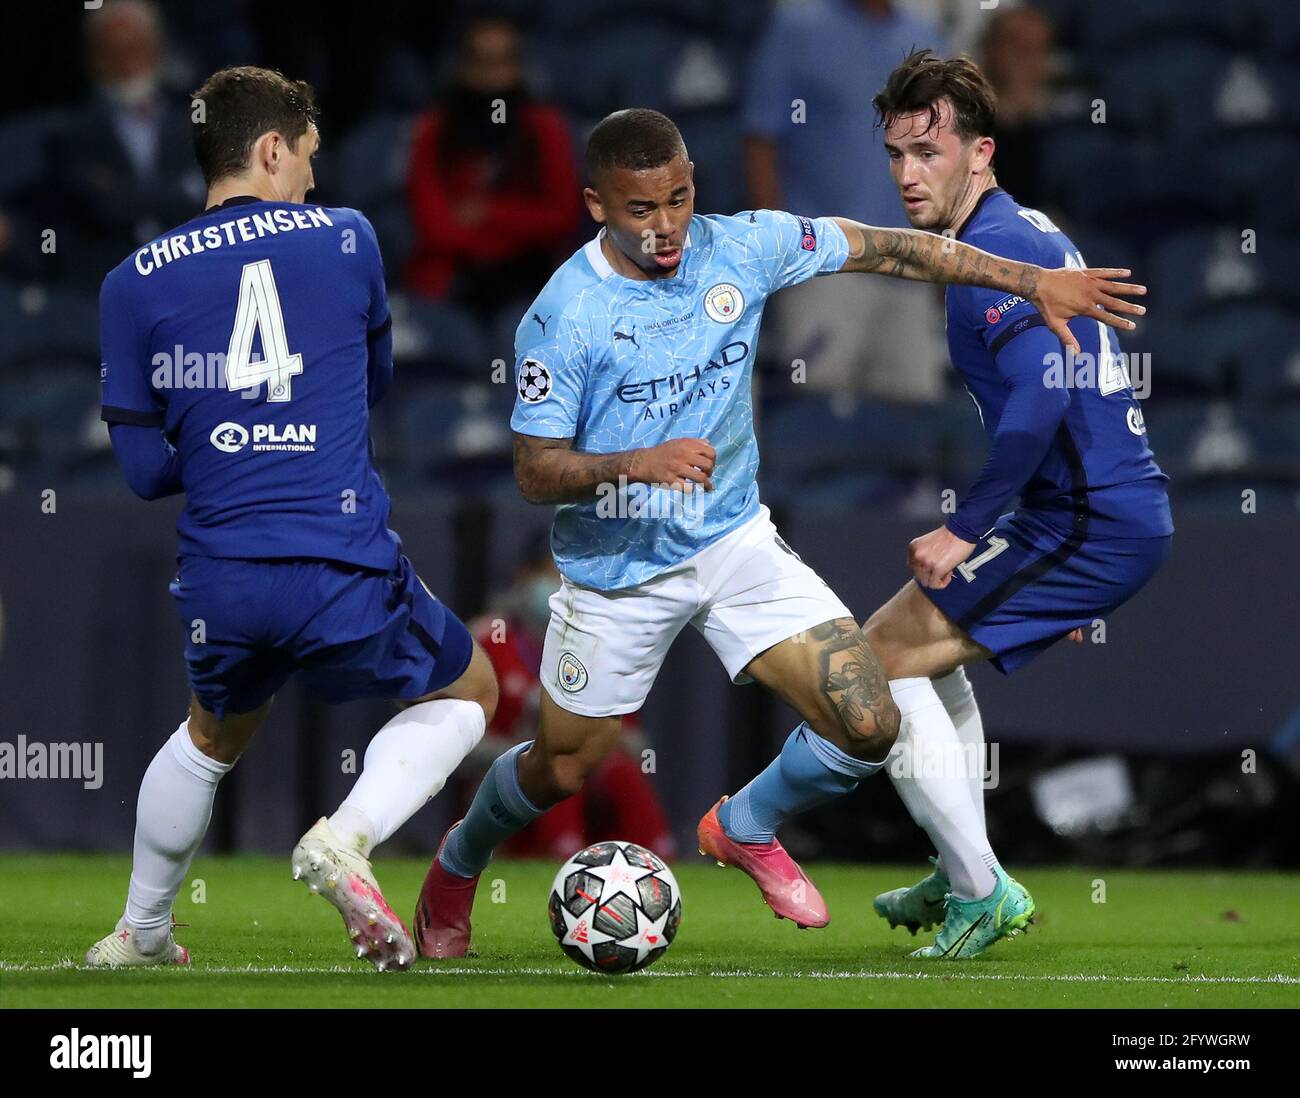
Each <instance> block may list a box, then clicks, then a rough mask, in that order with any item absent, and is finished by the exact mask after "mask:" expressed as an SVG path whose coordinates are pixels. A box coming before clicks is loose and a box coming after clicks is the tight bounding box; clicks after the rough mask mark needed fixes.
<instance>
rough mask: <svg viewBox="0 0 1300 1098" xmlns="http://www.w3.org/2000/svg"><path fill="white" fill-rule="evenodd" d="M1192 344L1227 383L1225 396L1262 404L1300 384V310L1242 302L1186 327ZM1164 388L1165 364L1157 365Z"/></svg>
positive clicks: (1294, 390) (1206, 314)
mask: <svg viewBox="0 0 1300 1098" xmlns="http://www.w3.org/2000/svg"><path fill="white" fill-rule="evenodd" d="M1185 334H1186V346H1187V347H1188V348H1189V350H1190V352H1191V353H1193V354H1195V355H1197V356H1198V357H1200V358H1201V359H1202V360H1203V362H1204V363H1206V364H1207V365H1208V366H1209V367H1210V368H1212V369H1213V370H1214V371H1215V372H1217V374H1218V375H1219V377H1221V378H1222V380H1223V390H1224V392H1226V393H1228V394H1230V395H1232V396H1234V397H1239V398H1241V399H1244V400H1247V401H1251V402H1255V403H1260V402H1263V401H1266V400H1270V399H1274V398H1279V397H1284V396H1286V395H1288V394H1294V393H1295V392H1296V389H1297V385H1298V384H1300V377H1298V376H1297V374H1300V312H1297V311H1296V310H1294V309H1290V308H1287V307H1284V306H1277V305H1274V304H1271V303H1268V302H1238V303H1235V304H1230V305H1224V306H1222V307H1220V308H1218V309H1214V310H1212V311H1209V312H1205V313H1203V314H1201V315H1200V316H1198V317H1196V318H1195V319H1193V320H1191V321H1190V322H1189V323H1187V324H1186V326H1185ZM1154 372H1155V377H1156V382H1155V383H1156V384H1157V385H1159V384H1160V377H1161V373H1160V365H1159V363H1158V362H1157V363H1156V364H1155V366H1154Z"/></svg>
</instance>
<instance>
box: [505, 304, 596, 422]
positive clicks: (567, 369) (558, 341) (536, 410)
mask: <svg viewBox="0 0 1300 1098" xmlns="http://www.w3.org/2000/svg"><path fill="white" fill-rule="evenodd" d="M586 381H587V349H586V346H585V343H584V342H583V341H582V340H581V339H579V338H578V337H577V334H576V332H575V331H574V328H573V325H572V322H571V321H568V320H566V319H565V318H560V320H559V323H558V324H557V326H556V329H555V335H554V336H553V337H550V338H542V339H535V340H524V339H516V341H515V410H514V414H513V415H512V416H511V417H510V428H511V430H513V431H516V432H518V433H519V434H521V435H535V436H537V437H539V438H574V437H575V436H576V435H577V433H578V412H579V410H580V409H581V407H582V397H583V393H584V391H585V389H586Z"/></svg>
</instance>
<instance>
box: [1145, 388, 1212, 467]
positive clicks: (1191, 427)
mask: <svg viewBox="0 0 1300 1098" xmlns="http://www.w3.org/2000/svg"><path fill="white" fill-rule="evenodd" d="M1207 414H1208V413H1207V408H1206V404H1205V402H1204V401H1201V400H1184V401H1174V402H1170V401H1161V402H1160V403H1159V404H1154V403H1147V404H1145V405H1144V406H1143V408H1142V417H1143V419H1144V420H1145V421H1146V427H1147V439H1148V441H1149V442H1150V444H1151V449H1152V451H1153V452H1154V453H1155V455H1156V463H1157V464H1158V465H1159V466H1160V468H1161V469H1163V470H1164V471H1165V472H1166V473H1167V474H1169V476H1170V478H1171V479H1172V480H1173V487H1175V488H1176V487H1181V485H1182V484H1183V482H1184V481H1185V480H1190V479H1194V478H1193V476H1192V466H1191V453H1192V443H1193V440H1194V439H1196V438H1197V436H1198V435H1199V434H1200V433H1201V432H1202V430H1203V429H1204V427H1205V423H1206V418H1207Z"/></svg>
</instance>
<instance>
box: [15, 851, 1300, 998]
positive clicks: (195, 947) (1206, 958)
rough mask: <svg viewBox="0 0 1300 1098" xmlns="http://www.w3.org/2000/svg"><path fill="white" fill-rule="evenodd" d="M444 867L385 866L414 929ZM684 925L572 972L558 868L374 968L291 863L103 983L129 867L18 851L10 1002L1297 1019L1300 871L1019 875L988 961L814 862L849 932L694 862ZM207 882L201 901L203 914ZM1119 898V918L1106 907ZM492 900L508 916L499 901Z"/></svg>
mask: <svg viewBox="0 0 1300 1098" xmlns="http://www.w3.org/2000/svg"><path fill="white" fill-rule="evenodd" d="M425 868H426V866H425V863H423V862H417V861H413V860H401V859H395V858H394V859H388V858H383V857H380V858H379V859H378V861H377V863H376V871H377V873H378V875H379V880H380V883H381V884H382V885H383V886H384V888H385V891H386V894H387V896H388V898H389V901H390V902H391V903H392V904H393V907H394V908H395V909H396V910H397V911H398V913H399V914H401V915H402V916H403V918H404V919H409V914H410V911H411V909H412V906H413V904H414V902H415V897H416V893H417V891H418V889H419V886H420V882H421V880H422V879H423V876H424V870H425ZM673 868H674V871H675V873H676V874H677V877H678V880H679V881H680V883H681V887H682V892H683V909H684V917H683V921H682V928H681V932H680V934H679V935H678V938H677V941H676V942H675V943H674V945H673V947H672V948H671V949H670V950H669V951H668V953H667V955H666V956H665V957H664V958H663V959H662V960H661V961H660V962H659V963H658V964H657V965H655V966H653V967H652V968H650V969H648V970H646V971H645V972H643V973H638V974H636V975H633V976H624V977H607V976H600V975H597V974H594V973H588V972H586V971H585V970H583V969H580V968H579V967H578V966H576V965H574V964H573V963H572V962H571V961H570V960H569V959H568V958H567V957H565V956H564V955H563V954H562V953H561V952H560V950H559V947H558V946H557V945H556V944H555V941H554V939H553V938H552V937H551V933H550V930H549V928H548V926H547V921H546V897H547V894H548V889H549V887H550V883H551V878H552V876H553V874H554V872H555V869H556V867H555V866H551V865H544V864H537V863H523V862H513V863H510V862H502V863H496V864H494V865H492V866H491V867H489V869H488V871H487V873H486V874H485V875H484V880H483V882H482V884H481V885H480V887H479V895H478V904H477V907H476V910H475V923H474V930H475V943H476V947H477V950H478V956H477V957H472V958H466V959H464V960H459V961H449V962H441V963H431V962H422V963H421V964H419V965H417V966H416V967H415V968H414V969H412V970H411V971H408V972H405V973H383V974H381V973H377V972H375V971H374V970H373V969H372V968H371V967H370V965H368V964H367V963H366V962H364V961H358V960H356V959H355V958H353V957H352V955H351V952H350V947H349V944H348V941H347V938H346V935H345V934H344V931H343V928H342V921H341V920H340V919H339V917H338V915H337V914H336V913H335V911H334V910H333V909H332V908H331V907H330V906H329V905H328V904H327V903H326V902H325V901H323V900H320V899H315V898H310V897H309V896H308V894H307V892H306V890H305V889H303V888H302V886H301V885H299V884H295V883H294V882H293V881H291V880H290V879H289V862H288V858H287V857H286V858H283V859H270V858H261V857H249V856H240V857H230V858H210V857H204V858H200V859H199V860H198V861H197V862H196V864H195V865H194V867H193V869H192V871H191V875H190V883H189V885H187V887H186V888H185V889H183V890H182V892H181V897H180V900H179V901H178V904H177V909H176V915H177V918H178V919H179V920H180V921H181V922H186V923H189V924H190V925H189V926H188V927H186V928H184V929H183V930H181V931H179V932H178V934H177V937H178V938H179V940H180V941H181V942H182V943H184V944H185V945H187V946H188V947H189V949H190V953H191V957H192V959H193V964H192V965H190V966H189V967H188V968H174V969H166V970H156V969H154V970H146V971H127V972H92V971H88V970H85V969H83V968H80V967H78V966H79V962H80V958H81V956H82V954H83V953H84V951H85V949H86V947H87V946H89V945H90V944H91V943H92V942H94V941H95V940H96V939H97V938H99V937H101V936H102V935H103V934H105V933H107V932H108V931H109V930H110V929H111V928H112V925H113V923H114V922H115V921H116V918H117V916H118V914H119V913H120V911H121V905H122V899H123V896H124V892H125V887H126V879H127V874H128V870H129V863H128V859H126V858H125V857H121V856H101V855H80V854H78V855H72V854H68V855H16V854H9V855H0V879H3V880H5V881H7V882H9V884H10V885H11V886H16V889H17V892H16V893H15V892H14V891H12V890H7V891H8V892H9V895H8V898H7V902H6V904H5V908H6V930H5V934H4V937H3V940H0V1006H2V1007H10V1008H12V1007H187V1006H223V1007H250V1006H268V1007H332V1006H367V1007H384V1006H404V1007H479V1006H482V1007H501V1006H520V1007H556V1006H558V1007H771V1006H781V1007H801V1006H809V1007H811V1006H816V1007H851V1006H863V1007H1003V1006H1009V1007H1108V1008H1116V1007H1235V1006H1243V1007H1245V1006H1249V1007H1281V1006H1292V1007H1293V1006H1295V1005H1296V1004H1297V1003H1300V918H1297V912H1300V876H1296V875H1282V874H1263V873H1235V872H1197V873H1188V872H1167V871H1145V870H1095V869H1085V868H1068V869H1037V870H1025V871H1023V872H1020V873H1019V874H1018V875H1019V877H1020V879H1021V880H1022V881H1023V882H1024V884H1025V885H1026V886H1027V887H1028V888H1029V889H1030V891H1031V892H1033V894H1034V897H1035V899H1036V901H1037V903H1038V908H1039V912H1040V918H1039V922H1038V925H1037V926H1035V927H1034V928H1033V930H1032V931H1031V932H1030V933H1029V934H1028V935H1027V936H1024V937H1020V938H1016V939H1014V940H1012V941H1003V942H999V943H998V944H997V945H995V946H994V947H993V948H992V949H991V950H990V951H989V952H988V953H986V954H985V955H984V956H983V957H980V958H977V959H975V960H973V961H966V962H959V963H955V964H954V963H951V962H938V961H913V960H911V959H909V958H908V956H907V954H908V951H909V950H910V949H912V948H914V947H915V946H916V945H919V944H921V943H922V942H924V941H926V940H928V938H927V937H926V936H924V935H918V936H917V937H916V938H912V937H911V936H910V935H909V934H908V933H907V931H906V930H902V929H899V930H893V931H891V930H889V929H887V927H886V926H885V924H884V922H883V921H882V920H880V919H879V918H877V917H876V916H875V915H874V914H873V913H872V911H871V900H872V897H873V896H874V895H875V894H876V893H877V892H880V891H883V890H885V889H887V888H892V887H895V886H898V885H901V884H909V883H911V882H912V881H913V880H915V879H916V878H917V877H918V876H920V874H921V871H922V867H919V866H909V867H889V866H846V865H813V866H812V867H811V871H812V873H813V876H814V878H815V879H816V881H817V883H818V886H819V887H820V888H821V890H822V891H823V893H824V894H825V896H826V898H827V902H828V903H829V905H830V908H831V915H832V920H831V925H830V926H829V927H827V928H826V929H825V930H820V931H812V930H809V931H800V930H797V929H796V928H795V927H793V926H792V925H791V924H790V923H787V922H778V921H777V920H775V919H773V918H772V916H771V914H770V913H769V912H768V910H767V908H766V907H765V906H763V904H762V902H761V901H760V900H759V898H758V893H757V891H756V889H755V888H754V886H753V885H752V884H751V883H750V881H749V880H748V878H746V877H744V876H743V875H742V874H741V873H739V872H738V871H736V870H731V869H727V870H723V869H717V868H715V867H713V866H710V865H706V864H704V863H703V862H701V861H699V860H698V859H696V858H695V857H694V856H692V857H691V858H689V859H688V858H682V859H680V860H679V862H678V864H676V865H674V867H673ZM200 880H201V881H202V882H203V889H204V891H205V892H206V896H205V902H203V903H194V902H193V901H192V897H193V895H194V891H193V887H192V886H193V884H194V882H195V881H200ZM1096 881H1102V882H1104V889H1105V902H1104V903H1097V902H1094V896H1097V895H1099V890H1100V887H1101V886H1098V885H1095V884H1094V882H1096ZM494 899H495V900H496V901H498V902H494Z"/></svg>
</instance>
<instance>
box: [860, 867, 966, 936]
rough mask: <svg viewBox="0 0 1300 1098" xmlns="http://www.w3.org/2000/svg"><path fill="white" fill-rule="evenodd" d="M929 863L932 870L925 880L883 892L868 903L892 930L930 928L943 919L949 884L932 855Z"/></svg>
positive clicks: (913, 930)
mask: <svg viewBox="0 0 1300 1098" xmlns="http://www.w3.org/2000/svg"><path fill="white" fill-rule="evenodd" d="M930 864H931V865H933V866H934V872H932V873H931V874H930V875H929V876H928V877H926V878H925V879H924V880H920V881H917V883H916V884H914V885H912V887H911V888H896V889H894V890H893V891H892V892H882V893H881V894H880V895H879V896H877V897H876V899H875V902H874V903H873V904H872V905H871V906H872V907H873V908H875V911H876V914H877V915H879V916H880V917H881V918H882V919H887V920H888V921H889V926H890V928H891V929H892V928H893V927H896V926H905V927H907V929H908V930H910V931H911V932H912V933H913V934H916V932H917V931H918V930H929V929H930V928H931V927H932V926H938V925H939V924H940V923H942V922H943V916H944V908H945V906H946V904H947V898H948V889H949V888H950V887H951V886H950V885H949V884H948V874H946V873H945V872H944V871H943V867H942V866H941V865H940V864H939V859H938V858H931V859H930Z"/></svg>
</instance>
